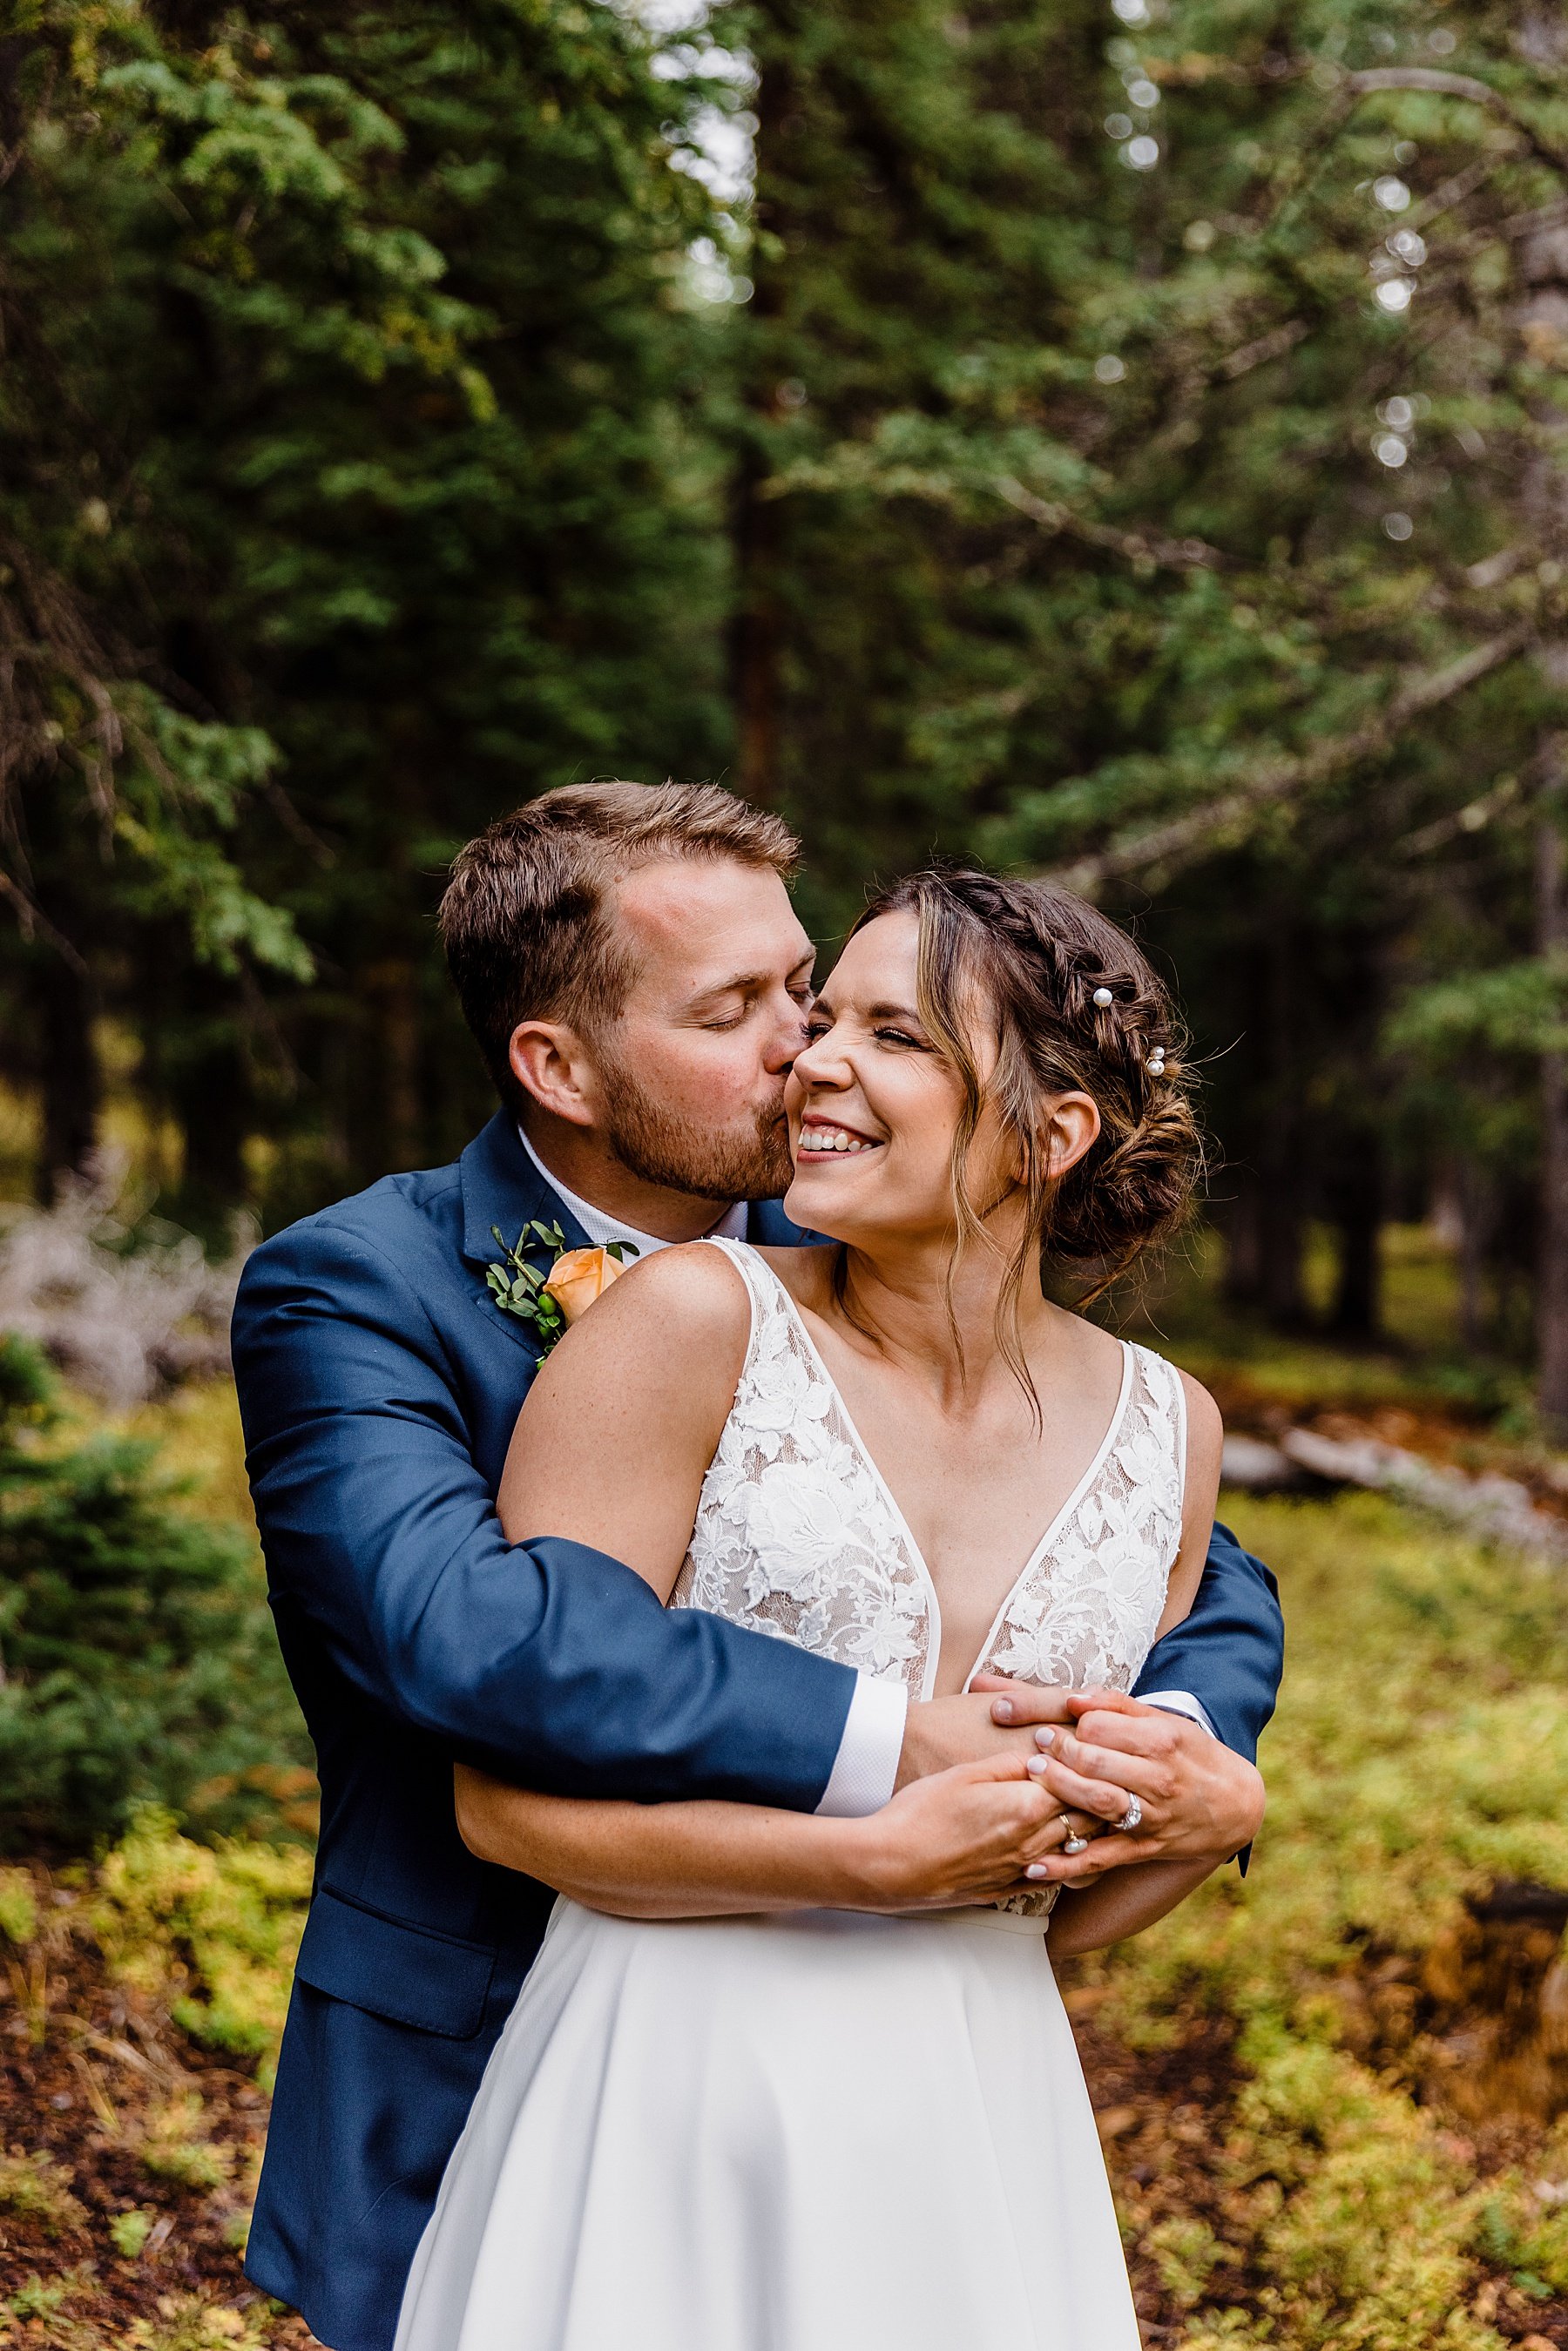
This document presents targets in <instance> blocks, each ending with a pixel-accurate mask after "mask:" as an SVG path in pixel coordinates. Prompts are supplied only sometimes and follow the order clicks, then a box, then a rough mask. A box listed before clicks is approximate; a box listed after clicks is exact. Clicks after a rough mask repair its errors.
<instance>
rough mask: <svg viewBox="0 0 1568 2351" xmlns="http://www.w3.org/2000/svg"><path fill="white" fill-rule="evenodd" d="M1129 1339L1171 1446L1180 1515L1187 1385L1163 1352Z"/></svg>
mask: <svg viewBox="0 0 1568 2351" xmlns="http://www.w3.org/2000/svg"><path fill="white" fill-rule="evenodd" d="M1132 1344H1133V1353H1134V1356H1135V1357H1136V1359H1137V1364H1138V1371H1139V1374H1140V1375H1141V1378H1142V1381H1143V1385H1144V1390H1145V1394H1146V1395H1147V1396H1148V1399H1149V1402H1150V1404H1151V1405H1153V1407H1154V1410H1155V1416H1156V1418H1157V1420H1158V1423H1159V1426H1160V1428H1161V1430H1162V1431H1163V1433H1164V1435H1165V1437H1166V1442H1167V1444H1168V1445H1169V1447H1170V1464H1171V1474H1172V1477H1173V1479H1174V1480H1175V1485H1176V1509H1177V1515H1178V1516H1179V1515H1180V1513H1181V1511H1182V1510H1183V1508H1184V1507H1185V1504H1186V1387H1185V1385H1184V1384H1183V1382H1182V1375H1181V1374H1180V1373H1179V1372H1178V1371H1177V1369H1176V1365H1175V1364H1173V1363H1170V1362H1169V1361H1168V1360H1167V1359H1166V1357H1165V1356H1164V1355H1158V1354H1156V1353H1155V1350H1154V1349H1153V1348H1152V1347H1141V1346H1138V1345H1137V1344H1136V1343H1132Z"/></svg>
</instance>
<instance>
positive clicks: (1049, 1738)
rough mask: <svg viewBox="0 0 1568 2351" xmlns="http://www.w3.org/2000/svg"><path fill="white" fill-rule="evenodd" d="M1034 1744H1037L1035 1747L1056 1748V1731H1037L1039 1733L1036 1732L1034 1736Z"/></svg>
mask: <svg viewBox="0 0 1568 2351" xmlns="http://www.w3.org/2000/svg"><path fill="white" fill-rule="evenodd" d="M1034 1743H1035V1745H1036V1746H1037V1747H1046V1748H1051V1747H1054V1746H1055V1744H1056V1733H1055V1731H1054V1730H1037V1731H1036V1732H1035V1734H1034Z"/></svg>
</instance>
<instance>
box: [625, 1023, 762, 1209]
mask: <svg viewBox="0 0 1568 2351" xmlns="http://www.w3.org/2000/svg"><path fill="white" fill-rule="evenodd" d="M595 1058H596V1060H597V1061H598V1063H599V1071H600V1076H601V1081H602V1083H603V1089H604V1108H605V1116H604V1124H603V1128H602V1133H603V1137H604V1141H605V1143H606V1144H608V1145H609V1148H610V1149H611V1151H612V1153H613V1154H614V1155H615V1157H616V1159H617V1160H619V1162H620V1164H621V1165H622V1167H624V1168H625V1169H626V1171H627V1173H628V1174H629V1175H635V1176H636V1177H637V1178H638V1179H639V1180H640V1181H641V1182H643V1183H644V1184H659V1185H662V1186H664V1187H665V1188H666V1189H667V1190H669V1191H672V1192H685V1193H686V1194H687V1195H688V1196H690V1197H692V1198H694V1199H698V1200H712V1201H713V1202H715V1204H716V1205H717V1206H720V1207H727V1206H728V1205H729V1203H730V1202H731V1201H733V1200H777V1199H779V1198H781V1197H782V1196H783V1195H784V1194H785V1193H786V1192H787V1191H788V1190H789V1183H790V1178H791V1177H792V1175H793V1174H794V1172H795V1171H794V1165H793V1162H792V1161H791V1159H790V1156H789V1128H788V1126H787V1125H786V1123H785V1119H784V1089H783V1085H782V1083H780V1085H779V1097H778V1101H777V1103H771V1102H770V1103H768V1104H766V1105H765V1106H764V1107H762V1108H761V1109H759V1110H758V1111H757V1112H755V1113H753V1115H752V1116H751V1117H750V1118H749V1119H748V1120H747V1121H744V1122H739V1123H736V1124H734V1125H732V1126H729V1127H712V1128H708V1129H706V1130H705V1129H703V1128H701V1127H697V1126H694V1125H693V1123H691V1121H690V1120H689V1119H685V1118H683V1117H681V1116H679V1115H678V1114H677V1113H674V1111H672V1110H670V1109H669V1107H668V1106H667V1105H666V1104H665V1103H664V1102H661V1101H660V1100H659V1098H658V1097H657V1095H656V1094H654V1093H653V1092H650V1091H649V1089H648V1088H647V1087H646V1086H644V1085H643V1082H642V1080H641V1079H640V1078H639V1077H638V1075H637V1073H636V1071H634V1070H633V1069H632V1067H631V1065H630V1063H629V1062H627V1061H622V1059H621V1058H620V1057H619V1055H618V1054H617V1053H616V1052H615V1050H614V1049H613V1047H612V1046H610V1045H608V1044H607V1043H605V1042H604V1041H603V1040H601V1042H600V1045H599V1050H598V1052H597V1054H596V1056H595Z"/></svg>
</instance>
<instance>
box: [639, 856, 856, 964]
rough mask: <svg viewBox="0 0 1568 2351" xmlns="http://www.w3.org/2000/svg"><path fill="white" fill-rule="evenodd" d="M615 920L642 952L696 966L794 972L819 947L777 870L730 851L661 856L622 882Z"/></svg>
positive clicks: (657, 959) (664, 960)
mask: <svg viewBox="0 0 1568 2351" xmlns="http://www.w3.org/2000/svg"><path fill="white" fill-rule="evenodd" d="M613 920H614V922H615V926H616V928H617V929H619V930H620V931H621V932H622V935H623V938H624V942H625V944H626V945H628V946H631V947H632V950H633V952H635V953H637V954H638V956H639V959H640V960H645V961H650V962H656V963H658V964H659V965H661V966H662V967H664V968H665V969H666V970H670V969H672V968H673V967H676V966H679V967H681V968H682V969H683V970H685V971H690V972H693V973H695V974H696V973H700V974H702V975H705V976H706V975H712V977H714V978H715V979H718V978H720V977H723V976H724V975H726V974H727V973H733V974H734V975H735V976H736V977H739V976H740V975H742V974H743V973H745V974H750V973H767V974H770V973H772V972H774V971H775V970H782V971H784V972H793V971H794V970H795V969H797V968H798V967H799V966H800V964H801V963H802V962H807V963H809V962H810V960H811V958H812V956H813V954H814V950H813V948H812V946H811V942H810V939H809V938H808V936H807V935H806V933H805V931H804V930H803V929H802V928H801V925H800V917H799V915H798V914H796V912H795V909H794V907H793V906H792V905H791V904H790V903H789V892H788V891H787V890H786V889H785V887H784V884H783V883H782V882H781V881H780V880H779V876H778V874H777V873H775V872H772V871H771V869H769V868H768V867H764V866H753V865H742V864H739V863H737V862H736V861H735V860H733V859H730V858H661V859H659V860H658V861H657V862H656V863H654V864H651V865H645V866H642V867H640V868H639V869H638V870H637V871H636V872H632V873H629V874H627V875H626V876H625V877H624V879H623V880H622V882H621V883H619V884H618V886H617V888H616V891H615V895H614V914H613Z"/></svg>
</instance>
